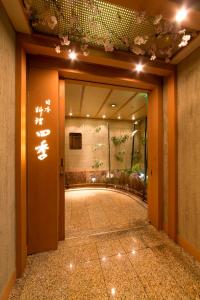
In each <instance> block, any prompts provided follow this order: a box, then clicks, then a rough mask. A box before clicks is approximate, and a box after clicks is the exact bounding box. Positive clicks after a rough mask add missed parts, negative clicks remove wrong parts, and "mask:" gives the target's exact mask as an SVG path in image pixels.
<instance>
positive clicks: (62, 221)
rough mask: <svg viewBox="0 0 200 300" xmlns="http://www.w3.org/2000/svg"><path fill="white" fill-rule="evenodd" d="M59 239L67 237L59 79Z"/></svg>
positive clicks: (62, 91) (62, 92) (61, 84)
mask: <svg viewBox="0 0 200 300" xmlns="http://www.w3.org/2000/svg"><path fill="white" fill-rule="evenodd" d="M59 163H60V174H59V215H58V223H59V240H64V239H65V80H59Z"/></svg>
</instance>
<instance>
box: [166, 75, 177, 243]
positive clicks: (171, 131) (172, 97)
mask: <svg viewBox="0 0 200 300" xmlns="http://www.w3.org/2000/svg"><path fill="white" fill-rule="evenodd" d="M176 82H177V79H176V74H174V75H171V76H170V77H168V78H167V107H168V111H167V115H168V234H169V236H170V238H172V239H173V240H174V241H176V240H177V232H178V186H177V184H178V153H177V139H178V136H177V87H176Z"/></svg>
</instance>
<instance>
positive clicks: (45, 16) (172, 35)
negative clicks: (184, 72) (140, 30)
mask: <svg viewBox="0 0 200 300" xmlns="http://www.w3.org/2000/svg"><path fill="white" fill-rule="evenodd" d="M68 1H69V4H70V3H71V4H70V5H71V7H72V6H73V3H72V0H68ZM70 1H71V2H70ZM32 2H33V1H32V0H24V6H25V10H26V13H27V15H28V17H29V19H30V22H31V24H32V26H33V27H34V28H36V29H37V27H38V26H44V27H47V28H49V29H50V30H51V31H52V33H54V34H55V32H58V31H59V20H60V18H64V15H63V13H62V7H61V5H60V4H59V3H60V2H59V1H54V0H47V1H46V6H45V8H44V11H42V12H40V13H37V12H36V10H35V9H34V8H33V7H32ZM50 4H51V5H50ZM83 4H84V5H86V7H87V8H88V11H89V12H90V15H89V24H88V25H89V28H90V31H89V32H86V31H85V29H84V27H83V25H82V23H81V21H80V20H79V16H78V15H77V11H76V10H74V9H73V8H71V17H70V20H69V24H68V25H67V34H66V32H65V33H64V34H62V35H58V38H59V43H57V44H56V45H55V51H56V53H57V54H59V53H61V51H62V50H67V51H69V50H70V49H69V47H70V46H71V41H74V40H75V41H79V42H80V43H81V45H80V51H81V53H82V54H83V55H84V56H88V55H89V47H90V45H97V46H101V47H102V46H103V48H104V50H105V51H106V52H113V51H114V50H118V49H119V48H120V47H119V45H120V44H121V45H122V46H123V49H126V50H127V51H130V52H132V53H134V54H135V55H141V56H144V55H147V56H149V59H150V60H151V61H154V60H156V59H157V58H164V60H165V62H167V63H168V62H170V59H171V58H172V55H173V53H175V52H177V50H178V48H182V47H185V46H187V45H188V43H189V41H190V40H191V38H192V37H193V36H194V35H195V33H191V34H190V33H188V32H186V29H183V28H180V26H178V25H177V24H175V23H172V22H169V21H167V20H165V19H163V16H162V15H157V16H155V17H151V18H150V17H148V16H147V14H146V12H145V11H142V12H138V11H135V12H134V20H135V22H136V23H137V24H138V25H140V26H142V24H143V22H145V23H146V22H150V23H149V25H150V26H151V28H152V26H153V29H154V30H153V31H152V33H151V34H149V35H136V36H135V37H134V38H133V39H130V37H129V36H124V37H120V36H118V32H115V31H114V29H112V30H111V29H110V27H109V24H105V23H104V18H103V12H102V10H101V8H100V7H98V5H97V1H95V0H83ZM50 6H51V10H50ZM52 7H53V11H54V14H52ZM113 17H115V20H116V22H118V23H119V24H122V21H123V14H121V13H120V11H119V10H118V11H117V12H116V16H113ZM102 28H103V29H104V32H105V31H106V34H105V36H104V37H102V36H101V37H99V36H98V31H99V30H101V29H102ZM91 32H97V33H96V34H91ZM114 40H115V41H116V40H117V41H118V44H117V45H116V43H115V42H114ZM159 41H161V42H159Z"/></svg>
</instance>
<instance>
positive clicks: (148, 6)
mask: <svg viewBox="0 0 200 300" xmlns="http://www.w3.org/2000/svg"><path fill="white" fill-rule="evenodd" d="M104 1H105V2H109V3H111V4H113V5H120V6H121V7H126V8H128V9H131V10H137V11H145V12H146V13H147V14H148V15H149V16H156V15H159V14H161V15H162V16H163V17H164V18H165V19H167V20H169V21H171V22H172V21H174V19H175V15H176V13H177V10H178V9H180V8H181V7H182V5H183V4H182V3H180V4H179V3H175V2H173V1H169V0H151V1H147V0H134V1H133V0H104ZM183 3H184V1H183ZM188 10H189V13H188V18H187V20H186V21H185V22H184V24H183V25H184V27H188V28H191V29H194V30H198V31H199V30H200V22H199V20H200V11H198V10H195V9H194V8H193V7H188Z"/></svg>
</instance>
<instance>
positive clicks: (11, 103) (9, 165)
mask: <svg viewBox="0 0 200 300" xmlns="http://www.w3.org/2000/svg"><path fill="white" fill-rule="evenodd" d="M14 149H15V34H14V31H13V29H12V27H11V25H10V23H9V21H8V18H7V16H6V15H5V12H4V10H3V8H2V6H1V3H0V294H1V292H2V290H3V287H4V286H5V284H6V283H7V281H8V279H9V278H10V276H11V274H12V273H13V272H14V271H15V150H14Z"/></svg>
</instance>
